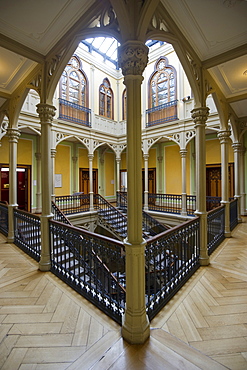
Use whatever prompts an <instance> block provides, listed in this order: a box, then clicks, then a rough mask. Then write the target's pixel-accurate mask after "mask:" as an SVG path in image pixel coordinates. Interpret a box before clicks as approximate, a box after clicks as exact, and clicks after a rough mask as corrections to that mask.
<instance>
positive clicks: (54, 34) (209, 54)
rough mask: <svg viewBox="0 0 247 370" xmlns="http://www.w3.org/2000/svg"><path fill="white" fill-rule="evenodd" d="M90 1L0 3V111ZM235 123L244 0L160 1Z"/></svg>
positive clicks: (246, 60)
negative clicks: (209, 78)
mask: <svg viewBox="0 0 247 370" xmlns="http://www.w3.org/2000/svg"><path fill="white" fill-rule="evenodd" d="M95 2H96V1H94V0H42V1H40V0H19V1H18V0H8V1H6V0H0V106H1V105H2V104H3V103H4V102H5V101H6V99H8V98H9V97H10V95H11V94H12V93H13V91H14V90H15V89H16V87H17V86H18V85H19V83H20V81H22V80H23V79H24V78H25V76H27V75H28V74H29V73H30V71H31V70H32V69H33V68H35V66H36V65H37V63H39V62H42V61H43V60H44V58H45V56H46V55H47V54H48V53H49V51H50V50H51V49H52V48H53V47H55V45H56V44H57V43H58V42H59V40H61V38H62V37H63V36H64V35H65V34H66V33H67V32H68V31H69V30H70V29H71V28H72V27H73V26H74V25H75V24H76V22H78V21H79V20H80V18H81V17H82V16H83V14H84V13H85V12H86V11H87V10H88V9H89V7H90V6H91V5H92V4H94V3H95ZM161 2H162V4H163V5H164V7H165V8H166V10H167V11H168V13H169V16H170V17H171V18H172V19H173V21H174V22H175V23H176V24H177V27H178V28H179V29H180V31H181V32H182V34H183V35H184V37H185V38H186V39H187V41H188V43H189V44H190V45H191V46H192V48H193V49H194V50H195V51H196V53H197V55H198V57H199V58H200V60H201V61H202V63H203V66H204V67H205V68H206V69H208V71H209V72H210V74H211V75H212V77H213V78H214V80H215V81H216V82H217V84H218V86H219V87H220V89H221V91H222V92H223V94H224V96H225V97H226V98H227V100H228V102H229V103H230V104H231V107H232V108H233V110H234V111H235V113H236V115H237V116H238V117H239V118H243V117H247V72H246V74H244V72H245V71H247V1H245V0H161Z"/></svg>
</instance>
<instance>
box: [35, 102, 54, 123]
mask: <svg viewBox="0 0 247 370" xmlns="http://www.w3.org/2000/svg"><path fill="white" fill-rule="evenodd" d="M36 107H37V113H38V115H39V118H40V121H41V123H42V122H43V123H49V124H51V123H52V120H53V117H54V116H55V111H56V107H54V106H53V105H49V104H43V103H40V104H37V106H36Z"/></svg>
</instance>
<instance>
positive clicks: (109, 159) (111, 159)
mask: <svg viewBox="0 0 247 370" xmlns="http://www.w3.org/2000/svg"><path fill="white" fill-rule="evenodd" d="M114 174H115V155H114V153H110V152H106V153H105V195H106V196H109V195H114V181H115V176H114Z"/></svg>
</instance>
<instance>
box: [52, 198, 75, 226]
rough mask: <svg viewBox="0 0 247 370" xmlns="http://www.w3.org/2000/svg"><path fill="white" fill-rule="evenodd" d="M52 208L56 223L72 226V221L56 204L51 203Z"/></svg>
mask: <svg viewBox="0 0 247 370" xmlns="http://www.w3.org/2000/svg"><path fill="white" fill-rule="evenodd" d="M51 208H52V211H53V215H54V216H53V218H54V220H56V221H59V222H63V223H64V224H67V225H72V224H71V222H70V220H69V219H68V218H67V217H66V216H65V214H64V213H63V212H62V211H61V210H60V208H59V207H58V206H57V205H56V203H55V202H51Z"/></svg>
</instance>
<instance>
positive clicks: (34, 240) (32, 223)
mask: <svg viewBox="0 0 247 370" xmlns="http://www.w3.org/2000/svg"><path fill="white" fill-rule="evenodd" d="M14 228H15V235H14V243H15V244H16V245H17V246H18V247H19V248H21V249H22V250H23V251H24V252H25V253H27V254H28V255H29V256H31V257H32V258H34V259H35V260H36V261H39V259H40V253H41V231H40V218H39V217H38V216H36V215H33V214H31V213H28V212H25V211H21V210H19V209H14Z"/></svg>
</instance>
